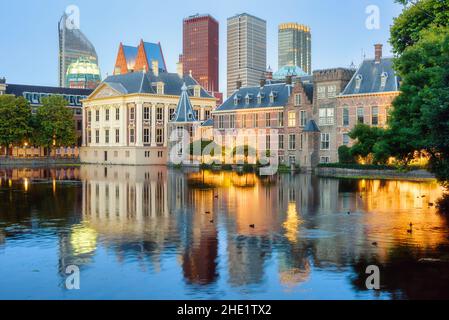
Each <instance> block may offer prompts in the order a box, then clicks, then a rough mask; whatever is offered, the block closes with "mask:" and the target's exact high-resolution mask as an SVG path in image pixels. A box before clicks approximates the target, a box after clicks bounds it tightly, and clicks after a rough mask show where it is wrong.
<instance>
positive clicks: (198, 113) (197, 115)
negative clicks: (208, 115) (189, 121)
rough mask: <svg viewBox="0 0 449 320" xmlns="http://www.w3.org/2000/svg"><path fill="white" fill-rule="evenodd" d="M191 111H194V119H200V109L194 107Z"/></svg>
mask: <svg viewBox="0 0 449 320" xmlns="http://www.w3.org/2000/svg"><path fill="white" fill-rule="evenodd" d="M193 112H194V113H195V119H196V120H200V111H199V110H198V109H195V110H193Z"/></svg>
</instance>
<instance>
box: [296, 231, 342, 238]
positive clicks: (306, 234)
mask: <svg viewBox="0 0 449 320" xmlns="http://www.w3.org/2000/svg"><path fill="white" fill-rule="evenodd" d="M336 235H337V233H336V232H332V231H327V230H322V229H301V230H300V231H299V233H298V237H299V238H302V239H326V238H333V237H335V236H336Z"/></svg>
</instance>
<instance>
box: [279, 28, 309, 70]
mask: <svg viewBox="0 0 449 320" xmlns="http://www.w3.org/2000/svg"><path fill="white" fill-rule="evenodd" d="M278 40H279V46H278V67H279V68H282V67H284V66H297V67H300V68H301V69H302V70H303V71H304V72H305V73H307V74H312V37H311V33H310V28H309V27H308V26H305V25H302V24H298V23H282V24H280V25H279V38H278Z"/></svg>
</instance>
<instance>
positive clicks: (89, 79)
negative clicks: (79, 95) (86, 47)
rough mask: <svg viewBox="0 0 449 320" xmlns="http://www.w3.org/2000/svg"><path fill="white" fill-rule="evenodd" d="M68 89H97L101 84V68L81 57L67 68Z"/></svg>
mask: <svg viewBox="0 0 449 320" xmlns="http://www.w3.org/2000/svg"><path fill="white" fill-rule="evenodd" d="M66 81H67V82H66V87H67V88H73V89H95V88H96V87H97V86H98V85H99V84H100V82H101V74H100V68H98V65H97V64H96V63H94V62H92V61H90V60H89V59H87V58H84V57H81V58H79V59H78V60H76V61H75V62H73V63H72V64H70V65H69V67H68V68H67V74H66Z"/></svg>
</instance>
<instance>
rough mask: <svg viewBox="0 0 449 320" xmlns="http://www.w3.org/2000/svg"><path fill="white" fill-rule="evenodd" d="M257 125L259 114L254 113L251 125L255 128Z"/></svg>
mask: <svg viewBox="0 0 449 320" xmlns="http://www.w3.org/2000/svg"><path fill="white" fill-rule="evenodd" d="M258 126H259V115H258V114H257V113H255V114H254V118H253V127H254V128H257V127H258Z"/></svg>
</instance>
